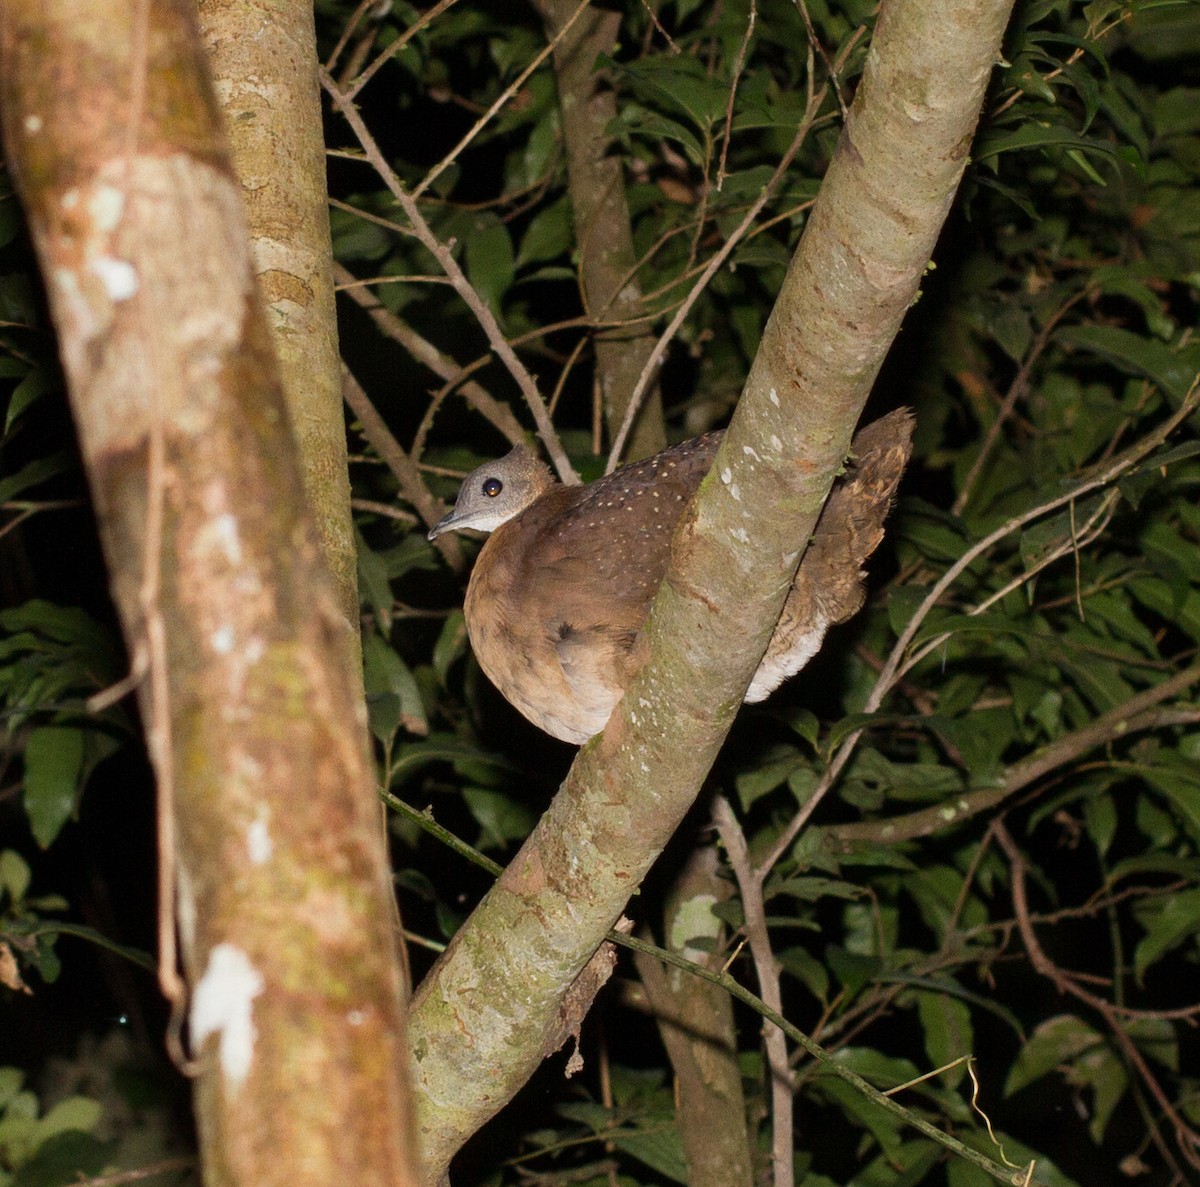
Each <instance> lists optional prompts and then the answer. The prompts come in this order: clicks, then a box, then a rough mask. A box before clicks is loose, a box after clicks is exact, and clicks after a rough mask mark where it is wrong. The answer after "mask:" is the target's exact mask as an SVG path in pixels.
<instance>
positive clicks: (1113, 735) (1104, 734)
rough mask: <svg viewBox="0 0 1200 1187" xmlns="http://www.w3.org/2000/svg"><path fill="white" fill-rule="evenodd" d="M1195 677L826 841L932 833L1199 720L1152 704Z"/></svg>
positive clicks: (1197, 676) (1195, 673)
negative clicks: (1003, 767) (983, 779)
mask: <svg viewBox="0 0 1200 1187" xmlns="http://www.w3.org/2000/svg"><path fill="white" fill-rule="evenodd" d="M1197 681H1200V664H1194V665H1192V667H1190V668H1186V669H1185V670H1184V671H1182V672H1179V673H1177V674H1176V675H1175V676H1172V677H1171V678H1170V679H1168V680H1164V681H1163V682H1162V683H1161V684H1158V685H1155V686H1154V687H1153V688H1149V689H1146V691H1145V692H1141V693H1138V694H1137V695H1136V696H1133V697H1130V698H1129V700H1128V701H1126V702H1125V703H1124V704H1123V705H1119V706H1118V707H1117V708H1116V709H1112V710H1110V711H1109V712H1108V713H1105V714H1103V715H1102V716H1100V717H1097V718H1096V720H1095V721H1093V722H1091V723H1089V724H1088V725H1085V726H1083V727H1082V728H1081V729H1078V730H1074V731H1073V732H1071V733H1069V734H1064V735H1063V736H1062V737H1061V738H1057V739H1056V740H1055V741H1054V742H1052V743H1050V744H1049V745H1047V746H1044V747H1043V748H1042V749H1041V750H1039V751H1038V752H1037V753H1036V754H1033V755H1031V756H1030V757H1029V758H1026V759H1023V760H1022V761H1020V762H1017V763H1013V765H1012V766H1010V767H1009V768H1008V770H1007V771H1006V772H1005V775H1004V778H1003V780H1002V782H1001V783H1000V785H999V786H998V787H984V788H979V789H978V790H975V791H969V792H966V793H964V794H962V795H960V796H956V797H955V798H954V799H953V800H951V801H950V802H947V803H941V804H934V805H932V806H931V807H928V808H921V809H919V810H918V811H916V812H907V813H905V814H904V815H902V816H892V817H889V818H887V819H886V820H863V821H855V822H854V823H852V824H834V825H830V826H828V828H827V829H826V830H825V833H826V835H827V836H828V837H829V838H830V839H831V840H833V841H836V842H845V843H849V842H851V841H881V842H884V843H887V844H894V843H895V842H896V841H909V840H913V839H914V838H916V837H928V836H932V835H933V834H934V833H937V832H941V831H943V830H944V829H946V828H950V827H952V826H955V825H958V824H961V823H962V822H963V821H964V820H969V819H970V818H971V817H973V816H978V815H979V814H980V813H982V812H989V811H991V809H993V808H995V807H996V806H997V805H999V804H1001V803H1003V802H1004V801H1005V800H1006V799H1008V798H1009V797H1010V796H1012V795H1015V794H1016V793H1017V792H1018V791H1021V790H1023V789H1024V788H1026V787H1029V786H1030V785H1031V784H1033V783H1036V782H1037V781H1038V780H1039V779H1042V778H1044V777H1045V776H1046V775H1048V774H1049V773H1050V772H1051V771H1053V770H1056V769H1057V768H1059V767H1062V766H1066V765H1067V764H1068V763H1071V762H1074V761H1075V760H1076V759H1078V758H1080V757H1082V756H1083V755H1084V754H1086V753H1087V752H1088V751H1089V750H1094V749H1095V748H1096V747H1097V746H1102V745H1104V744H1105V743H1107V742H1112V741H1115V740H1116V739H1117V738H1124V737H1129V736H1132V735H1133V734H1138V733H1146V732H1147V731H1149V730H1157V729H1167V728H1170V727H1174V726H1180V725H1193V724H1196V723H1197V722H1200V708H1197V707H1194V706H1187V707H1182V708H1179V709H1165V710H1164V709H1154V708H1153V706H1155V705H1158V704H1160V703H1161V702H1162V701H1165V700H1168V699H1169V698H1170V697H1173V696H1177V695H1178V694H1179V693H1181V692H1183V691H1184V690H1185V689H1187V688H1189V687H1191V686H1192V685H1193V684H1195V683H1196V682H1197ZM764 865H766V863H765V862H764Z"/></svg>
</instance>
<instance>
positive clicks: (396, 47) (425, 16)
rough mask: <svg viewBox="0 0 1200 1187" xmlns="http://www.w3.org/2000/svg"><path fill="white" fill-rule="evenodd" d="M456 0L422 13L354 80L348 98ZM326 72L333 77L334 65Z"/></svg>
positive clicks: (441, 3)
mask: <svg viewBox="0 0 1200 1187" xmlns="http://www.w3.org/2000/svg"><path fill="white" fill-rule="evenodd" d="M455 2H456V0H438V3H437V4H435V5H434V6H433V7H432V8H431V9H429V10H428V11H427V12H423V13H421V15H420V16H419V17H418V18H417V20H415V21H413V23H412V24H411V25H409V27H408V28H407V29H405V30H404V32H403V33H402V34H401V35H400V36H399V37H397V38H396V40H395V41H393V42H392V44H391V45H389V46H388V47H387V49H385V50H384V51H383V52H382V53H380V54H379V56H378V57H377V58H376V59H375V61H373V62H372V63H371V64H370V65H369V66H368V67H367V68H366V69H365V70H364V71H363V72H362V73H361V74H360V75H359V76H358V77H357V78H356V79H355V80H354V85H353V86H352V87H351V88H350V89H349V90H348V91H347V92H346V98H347V100H348V101H351V102H353V100H354V99H356V98H357V97H358V94H359V92H360V91H361V90H362V89H363V87H365V86H366V85H367V83H369V82H370V81H371V79H373V78H374V77H375V75H376V74H378V73H379V71H380V69H381V68H382V67H383V65H384V64H385V63H386V62H389V61H391V59H392V58H394V57H395V56H396V54H398V53H399V52H400V51H401V50H402V49H403V48H404V47H405V46H406V45H407V44H408V43H409V42H410V41H411V40H412V39H413V38H414V37H415V36H416V35H417V34H418V33H419V32H420V31H421V30H422V29H424V28H425V26H426V25H428V24H430V23H431V22H432V21H434V20H436V19H437V18H438V17H440V16H441V15H442V13H443V12H445V11H446V9H447V8H449V7H450V5H452V4H454V3H455ZM324 72H325V73H326V74H328V75H330V77H331V78H332V75H333V69H332V66H326V67H325V70H324Z"/></svg>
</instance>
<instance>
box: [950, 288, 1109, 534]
mask: <svg viewBox="0 0 1200 1187" xmlns="http://www.w3.org/2000/svg"><path fill="white" fill-rule="evenodd" d="M1086 295H1087V290H1086V289H1081V290H1080V291H1079V292H1077V293H1073V294H1072V295H1071V296H1070V297H1069V298H1067V300H1066V301H1064V302H1063V303H1062V304H1061V305H1060V306H1059V307H1058V308H1057V309H1056V310H1055V311H1054V312H1053V313H1052V314H1051V315H1050V317H1049V318H1047V320H1046V324H1045V325H1044V326H1042V328H1041V329H1040V330H1039V331H1038V333H1037V335H1036V337H1035V338H1034V340H1033V343H1032V345H1031V346H1030V348H1029V350H1028V351H1027V352H1026V354H1025V358H1024V359H1022V361H1021V365H1020V367H1019V368H1017V373H1016V375H1014V376H1013V380H1012V382H1011V383H1010V384H1009V385H1008V391H1007V392H1006V393H1005V395H1004V400H1003V402H1002V403H1001V405H1000V408H999V411H998V412H997V413H996V418H995V419H994V420H993V421H992V423H991V424H990V425H988V427H987V432H986V433H985V434H984V437H983V444H982V445H980V447H979V452H978V453H977V454H976V455H975V460H974V461H973V462H972V463H971V468H970V469H969V470H968V471H967V476H966V477H965V478H964V479H963V483H962V489H961V490H960V491H959V492H958V498H956V499H955V500H954V505H953V506H952V507H951V511H952V512H953V513H954V514H955V515H961V514H962V513H963V511H964V509H965V508H966V506H967V503H968V501H969V500H970V498H971V492H972V490H973V489H974V487H975V483H976V482H977V481H978V480H979V476H980V474H982V473H983V467H984V465H985V464H986V463H987V459H988V458H989V457H990V456H991V453H992V450H993V449H994V448H995V447H996V442H997V441H999V440H1000V430H1001V429H1002V428H1003V427H1004V424H1005V422H1006V421H1007V420H1008V418H1009V417H1010V416H1011V415H1012V413H1013V409H1014V408H1016V406H1017V401H1018V400H1020V399H1021V398H1022V397H1023V396H1025V395H1026V394H1027V393H1028V392H1029V377H1030V375H1032V373H1033V368H1034V366H1035V364H1036V363H1037V361H1038V359H1040V358H1041V357H1042V355H1043V354H1044V353H1045V351H1046V348H1047V347H1048V346H1049V345H1050V341H1051V339H1052V338H1053V336H1054V331H1055V330H1056V329H1057V328H1058V323H1059V322H1061V321H1062V319H1063V318H1064V317H1066V315H1067V314H1068V313H1069V312H1070V310H1071V309H1072V308H1074V306H1075V305H1077V304H1078V303H1079V302H1080V301H1081V300H1083V298H1084V297H1085V296H1086Z"/></svg>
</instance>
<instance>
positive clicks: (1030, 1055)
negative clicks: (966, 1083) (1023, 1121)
mask: <svg viewBox="0 0 1200 1187" xmlns="http://www.w3.org/2000/svg"><path fill="white" fill-rule="evenodd" d="M1103 1046H1104V1039H1103V1038H1102V1037H1101V1035H1099V1034H1098V1033H1097V1032H1096V1031H1095V1030H1093V1029H1092V1027H1090V1026H1089V1025H1088V1024H1087V1023H1086V1022H1084V1021H1083V1020H1082V1019H1080V1018H1076V1017H1075V1015H1074V1014H1056V1015H1055V1016H1054V1017H1053V1018H1047V1019H1046V1020H1045V1021H1044V1022H1042V1023H1041V1024H1040V1025H1039V1026H1038V1027H1037V1029H1036V1030H1035V1031H1034V1032H1033V1034H1031V1035H1030V1036H1029V1040H1028V1041H1027V1042H1026V1043H1025V1045H1024V1046H1023V1047H1022V1048H1021V1049H1020V1051H1019V1052H1018V1053H1017V1058H1016V1060H1015V1061H1014V1063H1013V1065H1012V1067H1011V1068H1009V1072H1008V1079H1007V1080H1006V1081H1005V1082H1004V1095H1005V1096H1012V1095H1013V1094H1014V1093H1015V1092H1019V1091H1020V1090H1021V1089H1022V1088H1024V1087H1026V1086H1027V1085H1029V1084H1032V1083H1033V1082H1034V1081H1035V1080H1040V1079H1041V1078H1042V1077H1043V1076H1048V1075H1049V1074H1050V1073H1051V1072H1053V1071H1055V1070H1056V1069H1058V1068H1059V1067H1061V1066H1063V1065H1066V1064H1071V1063H1074V1062H1075V1060H1077V1059H1078V1058H1079V1057H1080V1056H1082V1055H1085V1054H1087V1053H1088V1052H1090V1051H1095V1050H1097V1049H1099V1048H1102V1047H1103Z"/></svg>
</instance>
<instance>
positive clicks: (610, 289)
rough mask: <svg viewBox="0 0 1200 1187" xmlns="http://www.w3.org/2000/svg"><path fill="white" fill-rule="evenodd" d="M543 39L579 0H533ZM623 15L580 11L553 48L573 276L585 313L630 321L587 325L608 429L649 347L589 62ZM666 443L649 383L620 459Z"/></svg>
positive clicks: (600, 96)
mask: <svg viewBox="0 0 1200 1187" xmlns="http://www.w3.org/2000/svg"><path fill="white" fill-rule="evenodd" d="M533 3H534V7H535V8H536V9H537V11H538V14H539V15H540V16H541V18H542V23H543V24H544V25H545V27H546V34H547V36H548V37H550V38H554V37H556V36H558V34H559V31H560V30H561V29H562V28H563V27H564V26H565V25H566V24H567V22H568V21H569V20H570V19H571V17H572V15H573V13H574V12H575V10H576V9H577V8H578V7H579V5H578V0H533ZM621 17H622V14H621V12H619V11H614V12H609V11H605V10H603V9H599V8H596V9H592V10H590V11H589V12H586V13H584V14H583V16H581V17H580V18H579V19H578V20H577V21H576V22H575V23H574V24H573V25H572V26H571V28H570V29H569V30H567V32H566V34H565V35H564V36H563V37H562V38H561V40H560V41H559V42H558V44H557V45H556V46H555V47H554V74H555V79H556V81H557V83H558V102H559V111H560V113H561V117H562V130H563V149H564V151H565V153H566V158H567V188H568V192H569V194H570V198H571V215H572V219H573V221H574V224H575V241H576V243H577V244H578V246H579V281H580V285H581V286H582V289H583V298H584V301H585V303H586V305H587V310H588V313H589V314H590V315H591V316H592V317H595V318H597V319H599V320H601V321H628V322H631V323H632V324H630V325H627V326H619V327H617V328H615V329H602V330H598V331H597V332H596V335H595V337H594V339H593V343H592V345H593V347H594V350H595V355H596V381H597V383H598V385H599V389H600V399H601V401H602V403H603V406H604V418H605V422H606V424H607V425H608V431H609V435H610V436H615V435H616V433H617V430H618V429H619V428H620V427H621V422H622V421H623V420H624V418H625V410H626V409H627V408H628V407H629V398H630V396H631V395H632V394H633V389H634V385H635V384H636V383H637V381H638V377H639V376H640V375H641V373H642V369H643V368H644V367H645V365H646V363H647V362H648V361H649V359H650V355H651V353H652V351H653V350H654V342H655V337H656V335H655V333H654V327H653V325H652V324H650V323H646V322H641V323H639V322H637V321H635V320H634V319H637V318H640V317H642V316H643V314H644V313H645V312H646V310H645V305H644V303H643V301H642V289H641V285H640V284H639V282H638V278H637V270H636V269H637V256H636V255H635V253H634V250H633V229H632V226H631V223H630V217H629V204H628V203H627V202H626V200H625V176H624V170H623V168H622V165H621V159H620V157H619V156H617V155H616V154H615V153H613V152H612V151H611V142H610V139H609V137H608V134H607V132H606V131H605V129H606V128H607V127H608V125H609V123H611V121H612V120H614V119H616V117H617V103H616V98H615V96H614V95H613V92H612V90H611V89H610V86H609V82H608V79H607V78H606V77H605V75H604V73H603V72H602V71H598V70H596V58H597V57H598V56H599V55H600V54H608V53H612V50H613V47H614V45H616V41H617V36H618V33H619V30H620V27H621ZM666 444H667V439H666V430H665V426H664V424H663V410H662V397H661V395H660V394H659V390H658V384H657V382H656V383H654V384H652V385H651V388H650V390H649V394H648V395H647V397H646V399H645V400H644V401H643V406H642V410H641V412H640V413H639V414H638V419H637V420H636V421H635V422H634V429H633V432H632V434H631V435H630V437H629V447H628V449H627V450H626V451H625V456H626V460H628V461H636V460H637V459H638V458H643V457H649V456H650V454H652V453H658V451H659V450H660V449H663V448H664V447H665V446H666Z"/></svg>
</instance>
